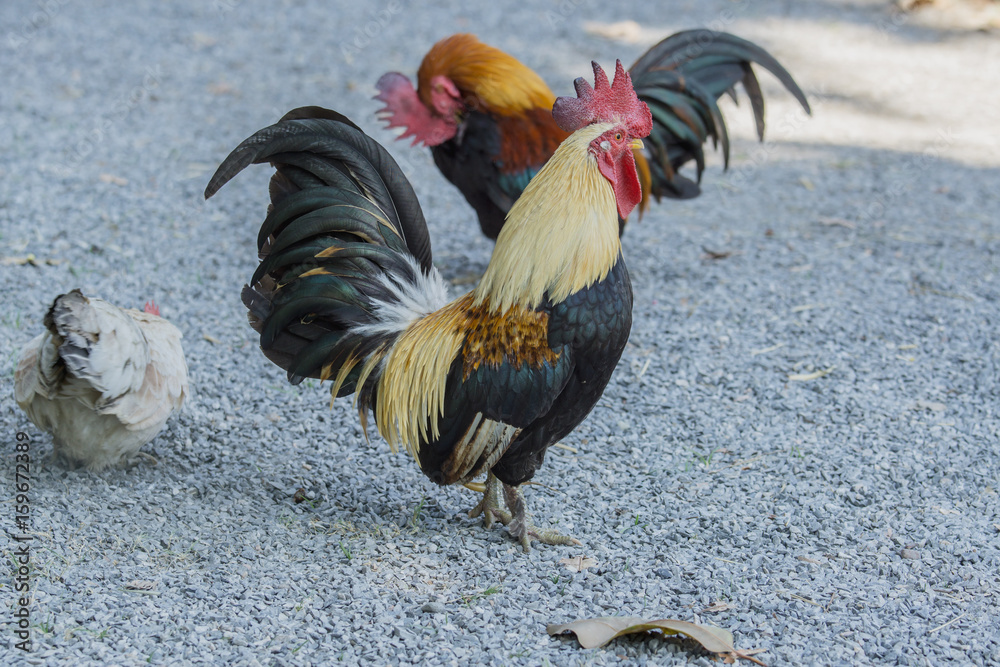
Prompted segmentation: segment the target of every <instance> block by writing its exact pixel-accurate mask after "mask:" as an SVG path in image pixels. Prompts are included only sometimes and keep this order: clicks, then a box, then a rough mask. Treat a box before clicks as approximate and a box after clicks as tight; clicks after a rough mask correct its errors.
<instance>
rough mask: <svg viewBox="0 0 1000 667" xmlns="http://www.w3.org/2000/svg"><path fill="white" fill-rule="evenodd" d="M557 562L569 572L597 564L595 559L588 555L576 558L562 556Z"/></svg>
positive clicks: (580, 570)
mask: <svg viewBox="0 0 1000 667" xmlns="http://www.w3.org/2000/svg"><path fill="white" fill-rule="evenodd" d="M559 564H560V565H563V566H565V567H566V569H567V570H569V571H570V572H583V571H584V570H586V569H587V568H590V567H594V566H595V565H597V561H596V560H594V559H593V558H590V557H587V558H584V557H583V556H577V557H576V558H563V559H562V560H560V561H559Z"/></svg>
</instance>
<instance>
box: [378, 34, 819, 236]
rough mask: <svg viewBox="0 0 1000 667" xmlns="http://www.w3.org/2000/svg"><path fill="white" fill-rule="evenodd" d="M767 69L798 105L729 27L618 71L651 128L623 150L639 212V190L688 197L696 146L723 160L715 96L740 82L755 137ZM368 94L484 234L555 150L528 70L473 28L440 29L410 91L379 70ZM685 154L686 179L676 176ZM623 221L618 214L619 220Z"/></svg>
mask: <svg viewBox="0 0 1000 667" xmlns="http://www.w3.org/2000/svg"><path fill="white" fill-rule="evenodd" d="M752 63H757V64H759V65H761V66H762V67H764V69H766V70H768V71H769V72H771V73H772V74H774V75H775V76H776V77H777V78H778V80H779V81H781V83H782V84H784V86H785V87H786V88H787V89H788V90H789V91H790V92H791V93H792V95H794V96H795V98H796V99H797V100H798V101H799V103H800V104H801V105H802V108H803V109H805V110H806V112H807V113H808V112H809V103H808V102H807V101H806V98H805V95H804V94H803V93H802V91H801V90H800V89H799V87H798V85H797V84H796V83H795V81H794V80H793V79H792V77H791V75H790V74H789V73H788V72H787V71H785V68H784V67H782V66H781V64H780V63H778V61H777V60H775V59H774V58H773V57H772V56H771V55H770V54H769V53H768V52H767V51H765V50H764V49H762V48H760V47H759V46H757V45H756V44H753V43H752V42H748V41H746V40H744V39H740V38H739V37H736V36H734V35H730V34H728V33H724V32H714V31H711V30H686V31H683V32H679V33H676V34H675V35H672V36H670V37H667V38H666V39H664V40H663V41H662V42H660V43H659V44H657V45H656V46H654V47H652V48H651V49H649V51H647V52H646V53H645V55H643V56H642V57H641V58H639V60H637V61H636V62H635V64H634V65H632V68H631V69H630V70H629V72H630V74H631V77H632V83H633V85H634V86H635V91H636V93H637V94H638V96H639V99H640V100H642V101H643V102H645V103H646V104H647V105H648V106H649V108H650V109H651V111H652V116H653V129H652V132H651V134H650V135H649V140H648V141H647V142H646V147H645V149H644V150H638V149H637V150H636V151H635V162H636V166H637V168H638V172H639V176H640V181H641V184H642V193H643V196H642V201H641V202H640V204H639V212H640V214H641V213H642V212H643V211H644V210H645V209H646V207H647V206H648V204H649V196H650V194H652V196H653V197H655V198H656V200H657V201H659V200H660V199H661V198H662V197H669V198H674V199H689V198H692V197H697V196H698V195H699V194H700V192H701V190H700V188H699V185H698V184H699V183H700V182H701V173H702V170H703V169H704V167H705V155H704V151H703V149H702V145H703V144H704V143H705V142H706V141H707V140H708V139H709V137H711V139H712V142H713V145H717V144H719V143H721V144H722V154H723V160H724V164H725V165H726V166H727V167H728V165H729V134H728V132H727V130H726V123H725V120H724V119H723V117H722V113H721V112H720V111H719V107H718V105H717V104H716V100H718V99H719V97H721V96H722V95H723V93H729V94H730V95H731V96H732V97H733V99H736V96H735V85H736V84H737V83H741V82H742V83H743V87H744V89H745V90H746V92H747V94H748V95H749V97H750V104H751V108H752V109H753V114H754V119H755V120H756V123H757V135H758V137H759V138H760V139H763V137H764V96H763V93H762V92H761V89H760V84H759V82H758V81H757V75H756V74H755V73H754V70H753V68H752V67H751V64H752ZM377 87H378V90H379V94H378V95H377V96H376V99H378V100H381V101H382V102H384V103H385V107H384V108H383V109H381V110H380V114H381V116H382V118H383V119H384V120H386V121H388V126H389V127H402V128H405V132H403V133H402V134H401V135H400V137H399V138H400V139H403V138H409V137H413V143H414V144H418V143H423V144H425V145H427V146H430V147H431V152H432V154H433V155H434V163H435V164H436V165H437V166H438V169H440V170H441V173H442V174H444V176H445V178H447V179H448V180H449V181H451V182H452V184H453V185H455V187H457V188H458V189H459V190H460V191H461V192H462V194H463V195H465V198H466V200H468V202H469V204H470V205H471V206H472V208H473V209H475V211H476V214H477V215H478V216H479V225H480V227H481V228H482V230H483V233H484V234H486V236H488V237H490V238H491V239H495V238H496V237H497V234H498V233H499V232H500V228H501V227H502V226H503V224H504V218H505V216H506V215H507V212H508V211H509V210H510V208H511V205H512V204H513V203H514V201H515V200H517V198H518V197H519V196H520V195H521V192H522V191H523V190H524V188H525V186H526V185H527V184H528V182H529V181H530V180H531V179H532V178H533V177H534V176H535V174H537V173H538V170H539V169H541V168H542V165H543V164H545V161H546V160H548V159H549V157H550V156H551V155H552V154H553V152H555V149H556V147H557V146H558V145H559V144H560V142H562V141H563V140H564V139H565V138H566V136H567V133H566V132H564V131H563V130H562V129H560V128H559V126H558V125H557V124H556V123H555V122H554V121H553V119H552V114H551V113H550V111H551V109H552V104H553V102H554V101H555V99H556V98H555V95H554V94H553V93H552V91H551V90H550V89H549V87H548V86H547V85H545V82H544V81H542V79H541V78H539V76H538V75H537V74H535V73H534V72H533V71H531V70H530V69H528V68H527V67H526V66H525V65H523V64H521V62H520V61H518V60H517V59H515V58H514V57H512V56H509V55H507V54H506V53H504V52H503V51H500V50H499V49H495V48H493V47H492V46H487V45H486V44H483V43H482V42H480V41H479V40H478V39H476V37H475V36H473V35H467V34H458V35H452V36H451V37H447V38H445V39H443V40H441V41H440V42H438V43H437V44H435V45H434V46H433V47H432V48H431V50H430V51H429V52H428V53H427V55H426V56H424V59H423V62H421V63H420V69H419V70H418V71H417V88H416V90H414V88H413V84H412V83H410V80H409V79H407V78H406V77H405V76H403V75H402V74H399V73H398V72H390V73H388V74H385V75H383V76H382V78H381V79H379V81H378V84H377ZM691 160H694V161H695V163H696V165H697V182H696V181H692V180H690V179H688V178H686V177H685V176H682V175H681V174H679V173H678V169H680V167H681V166H682V165H684V164H685V163H687V162H689V161H691ZM624 224H625V221H624V219H622V220H621V225H622V228H624Z"/></svg>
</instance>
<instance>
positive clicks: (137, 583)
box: [125, 579, 156, 593]
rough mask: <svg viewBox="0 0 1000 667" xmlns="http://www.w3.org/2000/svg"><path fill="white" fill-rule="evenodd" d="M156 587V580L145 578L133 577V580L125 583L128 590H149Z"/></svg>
mask: <svg viewBox="0 0 1000 667" xmlns="http://www.w3.org/2000/svg"><path fill="white" fill-rule="evenodd" d="M154 588H156V582H155V581H146V580H143V579H133V580H132V581H129V582H126V583H125V590H127V591H141V592H144V593H145V592H147V591H151V590H153V589H154Z"/></svg>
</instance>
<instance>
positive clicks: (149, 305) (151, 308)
mask: <svg viewBox="0 0 1000 667" xmlns="http://www.w3.org/2000/svg"><path fill="white" fill-rule="evenodd" d="M143 310H144V311H146V312H147V313H149V314H150V315H159V314H160V309H159V307H158V306H157V305H156V302H154V301H147V302H146V307H145V308H143Z"/></svg>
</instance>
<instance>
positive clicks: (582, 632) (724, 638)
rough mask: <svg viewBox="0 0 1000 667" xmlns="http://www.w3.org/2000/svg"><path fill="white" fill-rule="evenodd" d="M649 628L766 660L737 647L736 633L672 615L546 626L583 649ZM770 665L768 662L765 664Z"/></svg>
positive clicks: (707, 647) (708, 647) (713, 650)
mask: <svg viewBox="0 0 1000 667" xmlns="http://www.w3.org/2000/svg"><path fill="white" fill-rule="evenodd" d="M649 630H661V631H662V632H663V634H666V635H676V634H681V635H684V636H686V637H690V638H691V639H693V640H695V641H696V642H698V643H699V644H701V646H702V647H703V648H704V649H705V650H706V651H709V652H711V653H721V654H724V655H729V656H733V657H734V658H743V659H745V660H749V661H751V662H754V663H756V664H758V665H764V663H763V662H761V661H760V660H757V659H756V658H754V657H752V655H751V654H752V653H756V652H757V651H738V650H737V649H736V648H734V647H733V633H731V632H729V631H728V630H725V629H723V628H716V627H709V626H704V625H698V624H697V623H691V622H689V621H679V620H676V619H670V618H661V619H658V620H655V621H650V620H647V619H644V618H638V617H635V616H605V617H602V618H588V619H583V620H580V621H574V622H572V623H565V624H557V623H553V624H551V625H548V626H547V627H546V628H545V631H546V632H548V633H549V634H550V635H561V634H564V633H566V632H572V633H573V634H575V635H576V639H577V641H578V642H580V646H582V647H583V648H598V647H600V646H604V645H605V644H607V643H608V642H609V641H611V640H612V639H615V638H616V637H620V636H622V635H627V634H634V633H639V632H648V631H649ZM765 667H766V665H765Z"/></svg>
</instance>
